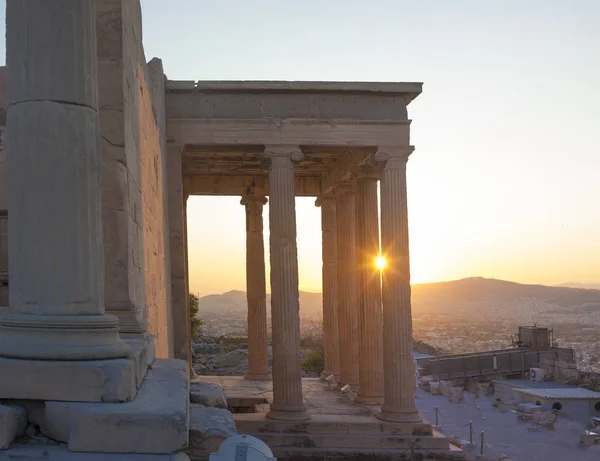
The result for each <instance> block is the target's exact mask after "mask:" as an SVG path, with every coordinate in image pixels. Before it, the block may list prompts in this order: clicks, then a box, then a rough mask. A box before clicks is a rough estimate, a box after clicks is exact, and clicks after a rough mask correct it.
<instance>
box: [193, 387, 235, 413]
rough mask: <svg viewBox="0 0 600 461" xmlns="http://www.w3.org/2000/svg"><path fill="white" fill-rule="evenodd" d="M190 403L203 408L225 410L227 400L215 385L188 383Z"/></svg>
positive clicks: (220, 388)
mask: <svg viewBox="0 0 600 461" xmlns="http://www.w3.org/2000/svg"><path fill="white" fill-rule="evenodd" d="M190 402H192V403H197V404H199V405H204V406H205V407H215V408H227V398H226V397H225V392H224V391H223V388H222V387H221V386H219V385H218V384H215V383H203V382H192V383H190Z"/></svg>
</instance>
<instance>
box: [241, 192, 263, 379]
mask: <svg viewBox="0 0 600 461" xmlns="http://www.w3.org/2000/svg"><path fill="white" fill-rule="evenodd" d="M265 203H267V199H266V197H265V196H264V195H262V194H256V193H254V192H252V191H251V192H250V193H248V194H246V195H244V196H243V197H242V201H241V204H242V205H244V206H245V208H246V296H247V299H248V371H247V372H246V374H245V378H246V379H256V380H267V379H270V376H269V351H268V350H267V289H266V281H265V244H264V237H263V206H264V205H265Z"/></svg>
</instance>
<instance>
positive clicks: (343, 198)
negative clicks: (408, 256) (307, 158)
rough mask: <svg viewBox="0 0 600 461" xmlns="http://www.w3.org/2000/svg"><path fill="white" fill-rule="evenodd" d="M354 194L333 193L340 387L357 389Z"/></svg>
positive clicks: (346, 187)
mask: <svg viewBox="0 0 600 461" xmlns="http://www.w3.org/2000/svg"><path fill="white" fill-rule="evenodd" d="M355 212H356V210H355V202H354V190H353V188H352V186H351V185H349V184H348V185H342V186H340V187H339V188H338V189H337V191H336V221H337V279H338V323H339V337H340V341H339V345H340V346H339V354H340V358H339V361H340V362H339V363H340V379H339V381H338V383H339V384H340V386H341V385H345V384H350V386H352V387H353V388H354V390H357V389H358V384H359V378H358V357H359V352H360V349H359V341H360V331H359V328H358V322H359V315H358V303H357V299H356V295H357V293H356V283H357V271H356V231H355V229H356V215H355Z"/></svg>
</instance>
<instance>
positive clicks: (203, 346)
mask: <svg viewBox="0 0 600 461" xmlns="http://www.w3.org/2000/svg"><path fill="white" fill-rule="evenodd" d="M268 350H269V370H271V368H272V356H271V345H270V344H269V346H268ZM192 357H193V361H194V370H195V371H196V373H197V374H198V375H204V376H243V375H244V373H246V370H247V369H248V344H247V343H243V342H237V341H231V340H227V339H225V340H219V339H218V338H211V337H197V338H196V339H194V341H193V342H192ZM304 358H305V352H304V351H303V352H301V356H300V360H301V361H302V360H304ZM302 377H303V378H316V377H318V374H316V373H304V372H303V373H302Z"/></svg>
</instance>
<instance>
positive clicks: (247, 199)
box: [240, 191, 268, 206]
mask: <svg viewBox="0 0 600 461" xmlns="http://www.w3.org/2000/svg"><path fill="white" fill-rule="evenodd" d="M267 202H268V200H267V197H265V194H261V193H258V192H254V191H252V192H248V193H245V194H244V195H242V199H241V200H240V205H244V206H245V205H248V203H259V204H260V205H266V204H267Z"/></svg>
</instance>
